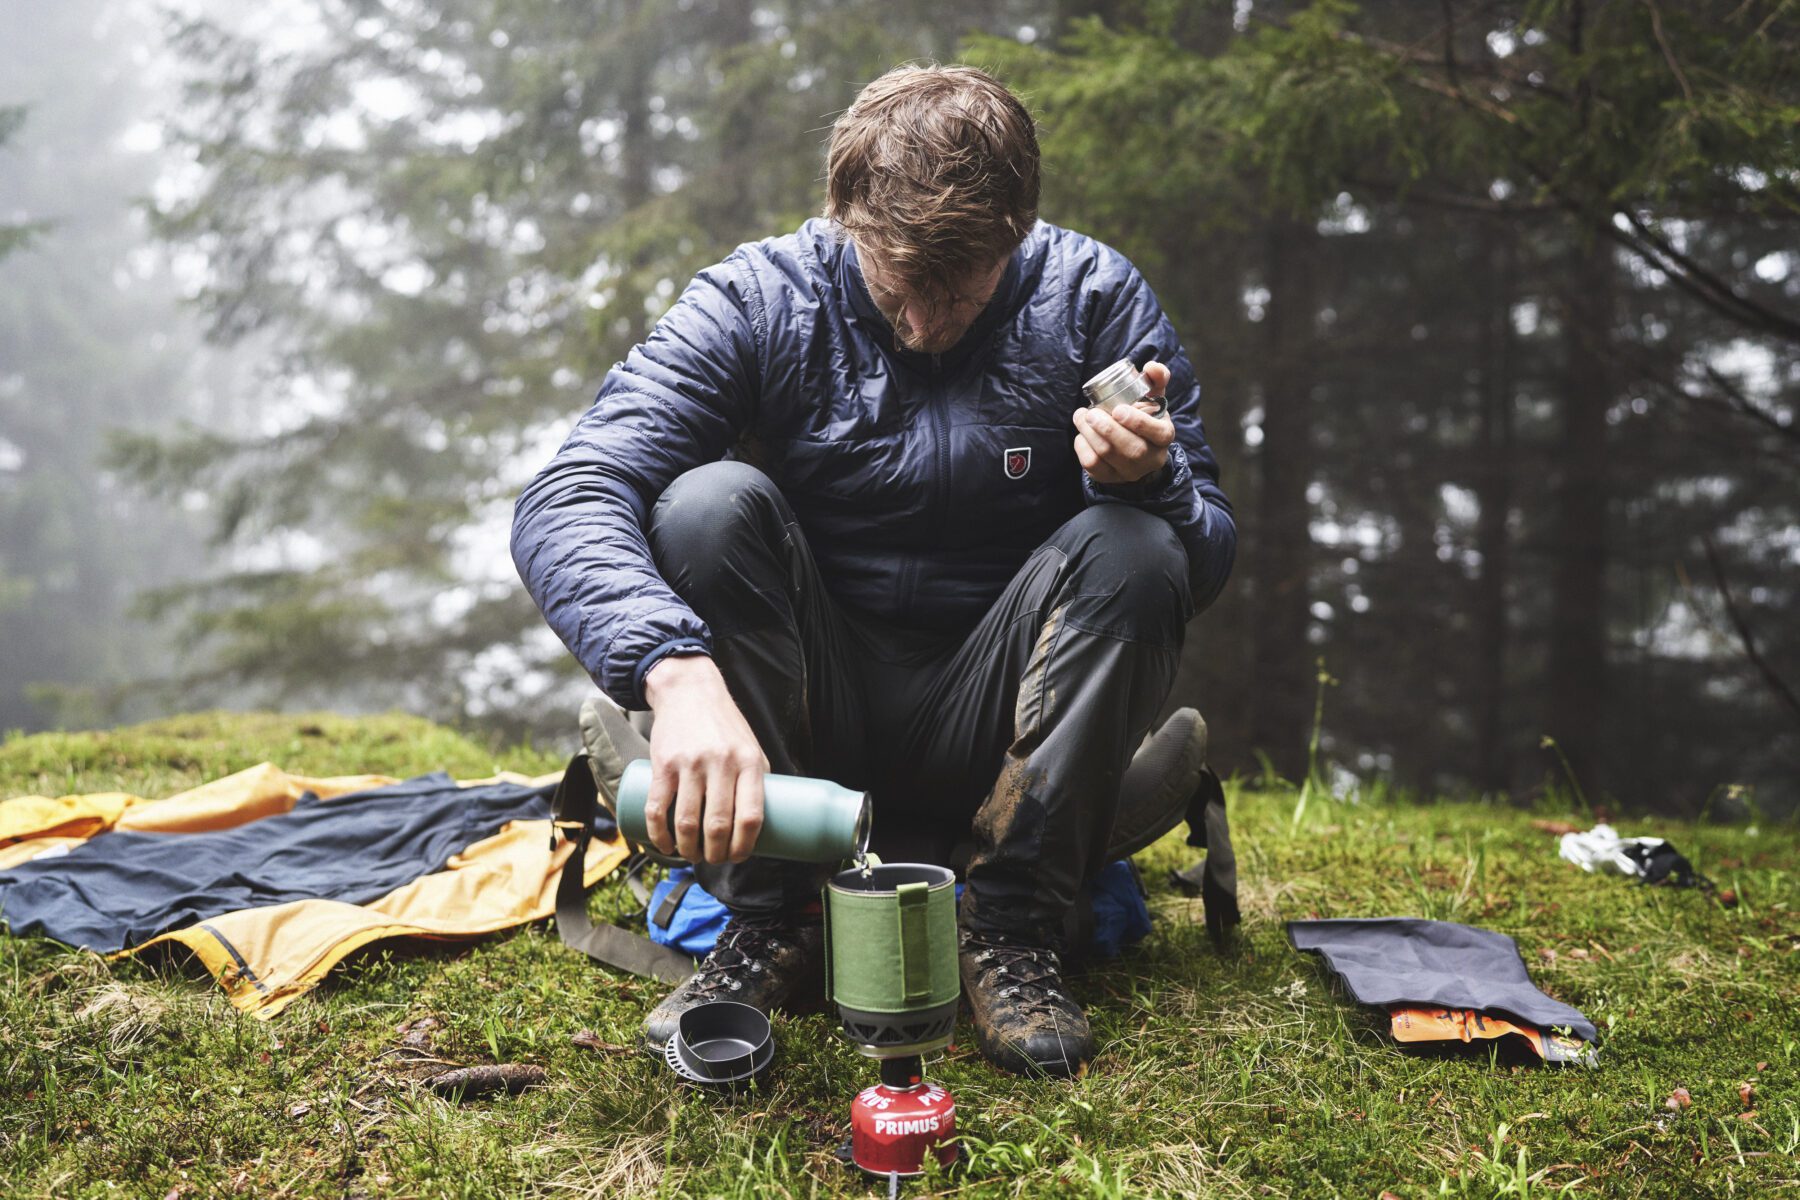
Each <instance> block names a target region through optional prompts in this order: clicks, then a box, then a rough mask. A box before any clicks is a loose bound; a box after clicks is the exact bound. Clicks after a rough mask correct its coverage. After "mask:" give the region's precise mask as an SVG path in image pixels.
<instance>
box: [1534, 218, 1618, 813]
mask: <svg viewBox="0 0 1800 1200" xmlns="http://www.w3.org/2000/svg"><path fill="white" fill-rule="evenodd" d="M1567 268H1568V269H1567V271H1566V273H1565V275H1564V280H1563V283H1564V292H1565V294H1564V297H1563V303H1562V310H1563V329H1562V341H1563V354H1564V364H1563V397H1562V408H1563V420H1562V439H1561V442H1560V444H1559V445H1558V446H1557V447H1556V449H1555V452H1554V454H1553V461H1554V463H1555V466H1556V470H1555V479H1556V508H1555V516H1554V524H1553V526H1552V537H1551V545H1550V552H1551V556H1552V559H1551V562H1552V565H1551V610H1550V661H1549V672H1548V683H1549V689H1550V692H1549V713H1548V720H1547V730H1546V731H1547V732H1548V733H1549V735H1550V736H1551V737H1553V738H1555V739H1556V741H1557V743H1558V745H1560V746H1561V748H1562V753H1563V756H1564V757H1565V758H1566V759H1567V760H1568V764H1569V768H1570V770H1571V771H1573V773H1574V775H1575V777H1576V779H1577V780H1579V781H1580V783H1581V785H1582V786H1583V787H1584V788H1585V787H1587V786H1589V785H1590V784H1592V783H1593V781H1594V780H1595V779H1596V778H1597V777H1598V774H1599V773H1600V769H1601V763H1600V735H1601V727H1602V725H1601V722H1602V714H1603V713H1604V712H1605V711H1606V694H1607V689H1606V622H1605V602H1606V568H1607V539H1606V516H1607V497H1608V495H1609V493H1610V484H1609V480H1608V473H1609V471H1608V462H1607V431H1606V410H1607V407H1608V405H1609V404H1610V403H1611V401H1612V393H1611V379H1610V371H1609V367H1608V357H1607V356H1608V344H1609V342H1610V341H1611V338H1612V325H1613V279H1612V274H1613V261H1612V248H1611V246H1610V244H1608V243H1605V242H1601V241H1598V240H1587V241H1583V242H1579V243H1577V244H1576V245H1574V246H1573V247H1572V248H1571V250H1570V252H1569V259H1568V262H1567Z"/></svg>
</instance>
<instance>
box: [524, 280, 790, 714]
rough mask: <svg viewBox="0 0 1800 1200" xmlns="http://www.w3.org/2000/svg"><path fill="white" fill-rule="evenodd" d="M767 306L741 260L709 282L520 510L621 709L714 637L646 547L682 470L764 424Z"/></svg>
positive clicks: (555, 614) (626, 374) (644, 346)
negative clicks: (677, 658)
mask: <svg viewBox="0 0 1800 1200" xmlns="http://www.w3.org/2000/svg"><path fill="white" fill-rule="evenodd" d="M762 311H763V309H762V305H761V298H760V294H759V293H758V292H757V291H756V289H755V283H754V281H753V276H752V274H751V271H750V269H749V266H748V264H747V263H746V262H745V260H744V257H743V252H742V251H740V252H738V253H737V254H734V255H732V256H731V257H730V258H727V259H726V260H725V261H724V262H722V263H719V264H718V265H716V266H713V267H709V268H707V269H706V270H704V271H702V272H700V274H699V275H697V276H696V277H695V278H694V280H693V282H692V283H690V284H689V285H688V287H687V290H686V291H684V292H683V293H682V294H681V296H680V298H679V299H677V300H676V302H675V305H674V307H672V308H671V309H670V310H669V311H668V312H667V313H665V314H664V316H663V318H662V319H661V320H660V321H659V322H657V324H656V328H655V329H654V330H653V331H652V332H651V334H650V336H649V337H648V338H647V339H646V340H645V341H644V342H643V343H641V344H640V345H637V346H634V347H633V348H632V349H631V351H630V353H629V354H627V355H626V357H625V361H624V362H621V363H617V364H615V365H614V366H613V368H612V370H611V371H609V372H607V375H606V379H605V380H604V381H603V382H602V383H601V385H600V392H599V395H598V396H596V397H595V399H594V403H593V405H592V407H590V408H589V409H588V410H587V412H586V413H585V414H584V415H583V416H582V418H581V420H580V421H579V422H577V423H576V425H575V429H574V432H572V433H571V434H570V435H569V437H568V440H567V441H565V442H564V443H563V445H562V448H561V449H560V450H558V451H557V452H556V456H555V457H554V458H552V459H551V460H550V463H549V465H548V466H546V467H545V468H544V469H543V470H542V471H539V472H538V474H537V477H536V478H535V479H533V480H532V481H531V482H530V483H529V484H528V485H526V488H525V490H524V492H523V493H522V494H521V495H520V496H519V499H518V503H517V504H516V505H515V506H514V509H513V526H512V556H513V563H514V565H515V566H516V567H517V568H518V571H519V577H520V578H521V579H523V580H524V582H525V588H526V590H527V591H528V592H530V593H531V598H532V599H533V600H535V601H537V605H538V608H540V609H541V610H543V613H544V618H545V619H546V620H547V621H548V622H549V623H550V627H551V628H552V629H553V630H555V631H556V634H557V636H558V637H560V638H561V639H562V640H563V644H564V645H566V646H567V647H568V648H569V650H570V652H571V653H573V654H574V656H575V658H576V660H577V661H579V662H580V663H581V665H582V666H583V667H584V668H586V669H587V672H588V674H589V675H591V676H593V679H594V682H595V683H597V684H599V685H600V689H601V690H602V691H604V692H605V693H606V694H607V695H608V696H610V697H612V698H613V700H615V701H617V702H618V703H619V704H621V705H623V706H624V707H625V708H627V709H636V710H642V709H644V708H647V707H648V705H647V704H646V703H645V701H644V686H643V681H644V674H645V672H646V671H648V670H649V668H650V667H651V666H652V665H654V663H655V662H657V661H658V660H659V659H661V658H662V657H663V656H664V655H666V654H668V653H670V652H673V651H686V652H694V651H701V652H707V653H710V652H711V650H712V634H711V631H710V630H709V629H708V628H707V627H706V624H705V622H703V621H702V620H701V619H700V618H699V617H698V616H697V615H695V613H694V611H693V610H692V609H690V608H689V607H688V606H687V605H686V604H685V603H683V602H682V600H681V598H680V597H679V596H677V595H676V594H675V592H674V591H673V590H672V589H671V588H670V587H669V585H668V584H667V583H665V582H664V581H663V578H662V576H661V575H660V574H658V573H657V570H656V565H655V563H654V562H653V561H652V559H651V556H650V545H649V542H648V540H647V539H646V537H645V527H646V525H647V523H648V520H649V516H650V511H651V507H652V506H653V505H654V504H655V503H656V500H657V497H659V496H661V495H662V493H663V490H664V489H665V488H666V487H668V486H669V484H670V482H672V481H673V480H674V479H675V477H676V476H678V475H680V474H681V473H682V472H683V471H687V470H690V469H692V468H693V467H697V466H699V465H701V464H702V463H707V462H712V461H715V460H717V459H720V458H722V457H724V455H725V452H726V450H727V449H728V448H729V447H730V446H731V445H732V444H733V443H734V442H735V441H736V439H737V437H738V435H739V433H741V432H742V431H743V429H744V428H745V427H746V425H747V424H748V423H749V421H750V420H751V417H752V415H753V413H754V411H755V408H756V403H757V397H758V393H759V391H760V387H759V381H760V379H761V373H760V368H759V366H758V353H757V345H758V337H757V331H758V329H759V328H760V326H761V320H762Z"/></svg>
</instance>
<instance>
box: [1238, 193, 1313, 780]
mask: <svg viewBox="0 0 1800 1200" xmlns="http://www.w3.org/2000/svg"><path fill="white" fill-rule="evenodd" d="M1319 253H1320V249H1319V246H1318V234H1317V231H1316V230H1315V229H1314V228H1313V227H1312V226H1311V225H1310V224H1308V223H1304V222H1300V221H1275V222H1272V223H1271V224H1270V226H1269V228H1268V232H1267V234H1266V235H1265V241H1264V255H1263V262H1264V277H1265V279H1266V280H1267V286H1268V289H1269V293H1270V296H1269V302H1268V306H1267V309H1266V312H1265V314H1264V316H1263V333H1264V345H1265V346H1266V354H1265V357H1264V361H1263V388H1262V395H1263V424H1262V429H1263V442H1262V446H1261V448H1260V450H1259V453H1258V455H1257V461H1258V463H1259V464H1260V467H1261V470H1260V475H1261V479H1262V485H1261V488H1260V489H1259V494H1258V497H1257V499H1258V504H1257V515H1256V532H1255V539H1254V543H1253V545H1254V551H1253V555H1252V560H1251V561H1250V562H1249V563H1246V564H1243V565H1244V566H1247V567H1248V568H1249V571H1248V575H1249V577H1250V579H1251V581H1252V587H1253V591H1254V595H1255V615H1254V617H1253V618H1252V620H1253V622H1254V631H1253V640H1254V644H1255V650H1254V655H1255V658H1254V662H1253V665H1252V668H1251V672H1250V675H1251V687H1252V689H1253V690H1252V692H1251V708H1252V712H1253V714H1254V716H1253V719H1252V721H1251V732H1250V744H1251V745H1252V746H1253V747H1254V748H1256V749H1258V750H1260V751H1262V752H1263V753H1265V754H1267V755H1268V756H1269V759H1270V761H1271V762H1272V763H1273V764H1274V766H1275V769H1276V770H1277V771H1279V772H1280V773H1281V774H1282V775H1284V776H1286V777H1287V778H1290V779H1295V778H1299V777H1300V775H1302V774H1303V773H1304V771H1305V763H1306V739H1307V732H1308V729H1307V726H1308V721H1309V720H1310V718H1311V712H1312V710H1311V705H1310V702H1309V700H1310V695H1311V686H1312V680H1313V674H1314V672H1313V657H1314V656H1313V650H1312V647H1311V645H1310V644H1309V643H1308V642H1307V640H1306V622H1307V604H1308V591H1309V589H1308V587H1307V574H1308V569H1309V567H1310V565H1311V561H1312V536H1311V532H1310V530H1309V528H1308V525H1309V521H1308V506H1307V501H1306V487H1307V484H1308V483H1310V482H1311V481H1312V479H1313V475H1314V470H1313V444H1312V413H1311V409H1312V388H1313V376H1314V367H1313V361H1314V357H1313V356H1314V354H1315V352H1316V347H1314V345H1313V344H1312V343H1313V314H1314V312H1315V310H1316V307H1317V306H1316V303H1315V299H1316V298H1315V294H1314V293H1315V288H1316V281H1315V279H1314V277H1313V264H1314V260H1315V258H1316V256H1317V255H1318V254H1319Z"/></svg>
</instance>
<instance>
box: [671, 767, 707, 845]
mask: <svg viewBox="0 0 1800 1200" xmlns="http://www.w3.org/2000/svg"><path fill="white" fill-rule="evenodd" d="M705 803H706V776H704V775H702V774H701V773H700V771H699V769H698V768H695V767H685V768H683V769H682V772H681V782H680V783H679V784H677V785H676V789H675V849H676V851H677V852H678V853H679V854H680V855H681V857H683V858H685V859H687V860H688V861H689V862H699V861H701V858H700V814H701V812H702V811H703V806H704V805H705Z"/></svg>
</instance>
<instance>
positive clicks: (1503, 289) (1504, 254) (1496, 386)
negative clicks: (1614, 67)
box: [1475, 221, 1518, 792]
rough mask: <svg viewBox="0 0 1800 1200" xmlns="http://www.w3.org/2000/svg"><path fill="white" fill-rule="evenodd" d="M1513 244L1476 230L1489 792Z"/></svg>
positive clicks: (1481, 684)
mask: <svg viewBox="0 0 1800 1200" xmlns="http://www.w3.org/2000/svg"><path fill="white" fill-rule="evenodd" d="M1513 255H1514V245H1513V243H1512V241H1511V238H1510V233H1509V231H1507V230H1503V229H1500V228H1499V227H1498V226H1497V225H1496V224H1495V223H1494V222H1492V221H1489V222H1485V223H1484V225H1483V229H1482V253H1481V265H1482V292H1483V294H1484V295H1485V296H1486V297H1488V300H1489V303H1488V306H1487V309H1486V312H1485V313H1484V318H1483V320H1482V323H1481V336H1480V350H1479V353H1480V356H1481V421H1480V434H1479V438H1480V445H1481V464H1482V465H1481V470H1480V472H1479V474H1478V475H1477V478H1476V488H1477V492H1476V494H1477V496H1478V497H1479V499H1480V503H1481V517H1480V521H1479V524H1478V525H1477V527H1476V534H1475V538H1476V542H1475V544H1476V549H1477V550H1478V551H1479V552H1480V554H1481V575H1480V578H1479V579H1478V580H1477V582H1476V595H1475V621H1476V631H1477V632H1476V639H1477V640H1476V646H1477V649H1476V654H1477V659H1476V673H1475V680H1476V682H1475V696H1476V701H1475V703H1476V716H1475V771H1476V774H1475V781H1476V785H1477V786H1478V787H1480V788H1481V789H1482V790H1483V791H1487V792H1504V791H1506V790H1507V788H1508V786H1509V784H1510V782H1511V771H1510V769H1509V766H1510V764H1509V762H1508V760H1507V755H1506V749H1505V741H1504V738H1505V733H1504V724H1505V694H1506V651H1507V603H1506V587H1507V582H1508V576H1509V569H1510V567H1511V556H1510V554H1509V550H1510V545H1509V535H1508V531H1507V524H1506V522H1507V517H1508V515H1509V514H1510V513H1511V511H1512V502H1513V474H1514V472H1515V471H1516V470H1517V465H1518V464H1517V461H1516V460H1517V455H1516V452H1515V451H1516V447H1515V444H1514V427H1513V327H1512V305H1513V290H1514V284H1515V275H1514V267H1513Z"/></svg>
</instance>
